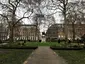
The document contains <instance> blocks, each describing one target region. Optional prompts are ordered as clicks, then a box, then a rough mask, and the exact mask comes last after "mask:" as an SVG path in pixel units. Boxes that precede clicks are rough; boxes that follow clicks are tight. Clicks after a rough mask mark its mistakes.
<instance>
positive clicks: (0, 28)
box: [0, 23, 8, 40]
mask: <svg viewBox="0 0 85 64" xmlns="http://www.w3.org/2000/svg"><path fill="white" fill-rule="evenodd" d="M7 37H8V29H7V28H6V27H5V26H4V25H3V24H2V23H0V40H6V39H7Z"/></svg>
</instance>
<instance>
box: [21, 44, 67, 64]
mask: <svg viewBox="0 0 85 64" xmlns="http://www.w3.org/2000/svg"><path fill="white" fill-rule="evenodd" d="M23 64H67V63H66V62H65V60H64V59H63V58H61V57H60V56H58V55H57V54H56V53H55V52H54V51H53V50H52V49H50V47H44V46H41V47H38V49H36V50H35V51H34V52H33V53H32V54H31V55H30V57H29V58H28V59H27V60H26V61H25V62H24V63H23Z"/></svg>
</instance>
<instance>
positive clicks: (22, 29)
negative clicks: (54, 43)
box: [14, 25, 40, 41]
mask: <svg viewBox="0 0 85 64" xmlns="http://www.w3.org/2000/svg"><path fill="white" fill-rule="evenodd" d="M14 38H15V39H17V40H30V41H37V40H39V39H40V32H39V30H38V29H37V28H36V25H20V26H19V27H17V28H15V30H14Z"/></svg>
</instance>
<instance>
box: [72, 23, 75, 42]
mask: <svg viewBox="0 0 85 64" xmlns="http://www.w3.org/2000/svg"><path fill="white" fill-rule="evenodd" d="M72 29H73V30H72V31H73V42H74V41H75V27H74V22H72Z"/></svg>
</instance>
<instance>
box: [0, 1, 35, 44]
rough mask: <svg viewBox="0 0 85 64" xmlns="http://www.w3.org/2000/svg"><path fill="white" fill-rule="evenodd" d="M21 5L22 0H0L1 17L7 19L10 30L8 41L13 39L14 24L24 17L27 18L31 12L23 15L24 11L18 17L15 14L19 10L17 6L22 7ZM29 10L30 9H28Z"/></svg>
mask: <svg viewBox="0 0 85 64" xmlns="http://www.w3.org/2000/svg"><path fill="white" fill-rule="evenodd" d="M22 5H23V3H22V0H7V2H6V3H3V2H0V6H1V8H2V10H3V11H2V14H0V15H1V16H2V17H4V18H5V19H6V20H7V23H8V26H9V30H10V35H9V36H10V37H9V38H10V41H11V42H13V40H14V34H13V32H14V28H15V26H16V25H17V24H18V23H19V22H21V20H22V19H24V18H29V17H30V15H31V14H32V13H33V12H32V11H31V13H30V14H29V16H25V14H26V12H25V13H24V14H23V16H22V17H21V18H19V17H18V16H19V15H17V11H19V10H18V9H19V8H22V7H21V6H22ZM29 12H30V11H29Z"/></svg>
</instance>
